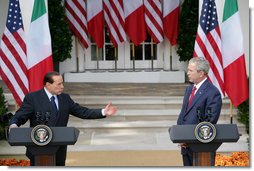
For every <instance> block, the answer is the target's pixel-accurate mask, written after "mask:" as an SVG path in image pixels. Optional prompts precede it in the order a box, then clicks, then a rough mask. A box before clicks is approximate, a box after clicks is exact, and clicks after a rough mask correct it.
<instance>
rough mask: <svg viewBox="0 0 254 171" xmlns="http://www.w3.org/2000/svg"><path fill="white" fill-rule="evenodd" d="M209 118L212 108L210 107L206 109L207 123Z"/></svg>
mask: <svg viewBox="0 0 254 171" xmlns="http://www.w3.org/2000/svg"><path fill="white" fill-rule="evenodd" d="M211 117H212V108H211V107H207V116H206V118H207V122H210V121H211Z"/></svg>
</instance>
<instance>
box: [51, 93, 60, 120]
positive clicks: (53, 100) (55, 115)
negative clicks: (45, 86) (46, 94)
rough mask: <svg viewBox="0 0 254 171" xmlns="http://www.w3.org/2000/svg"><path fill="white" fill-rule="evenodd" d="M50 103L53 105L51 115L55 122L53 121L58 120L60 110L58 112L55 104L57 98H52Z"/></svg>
mask: <svg viewBox="0 0 254 171" xmlns="http://www.w3.org/2000/svg"><path fill="white" fill-rule="evenodd" d="M50 103H51V105H52V109H53V110H52V113H51V119H52V120H53V121H55V120H56V118H57V114H58V110H57V106H56V102H55V97H54V96H52V97H51V98H50Z"/></svg>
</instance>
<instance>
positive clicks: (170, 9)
mask: <svg viewBox="0 0 254 171" xmlns="http://www.w3.org/2000/svg"><path fill="white" fill-rule="evenodd" d="M179 6H180V2H179V0H164V1H163V29H164V33H165V36H166V37H167V39H168V40H169V41H170V43H171V45H175V44H176V43H177V36H178V20H179V14H180V7H179Z"/></svg>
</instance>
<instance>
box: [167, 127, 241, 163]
mask: <svg viewBox="0 0 254 171" xmlns="http://www.w3.org/2000/svg"><path fill="white" fill-rule="evenodd" d="M196 126H197V125H173V126H172V127H170V128H169V135H170V139H171V141H172V142H173V143H187V144H188V146H189V147H190V148H191V150H192V151H193V165H194V166H214V165H215V154H216V150H217V149H218V148H219V147H220V145H221V144H222V143H223V142H237V141H238V140H239V138H240V134H239V132H238V129H237V125H236V124H215V125H214V127H215V128H216V135H215V137H214V139H213V140H212V141H211V142H208V143H203V142H201V141H199V140H198V139H197V138H196V136H195V128H196Z"/></svg>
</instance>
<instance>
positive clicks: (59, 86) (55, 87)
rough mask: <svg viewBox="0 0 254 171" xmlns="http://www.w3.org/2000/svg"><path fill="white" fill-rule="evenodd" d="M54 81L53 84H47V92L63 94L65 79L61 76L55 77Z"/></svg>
mask: <svg viewBox="0 0 254 171" xmlns="http://www.w3.org/2000/svg"><path fill="white" fill-rule="evenodd" d="M52 79H53V80H54V82H53V83H52V84H50V83H48V82H47V83H46V88H47V90H48V91H49V92H50V93H51V94H53V95H59V94H61V93H62V92H63V90H64V85H63V77H62V76H61V75H59V76H53V77H52Z"/></svg>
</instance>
